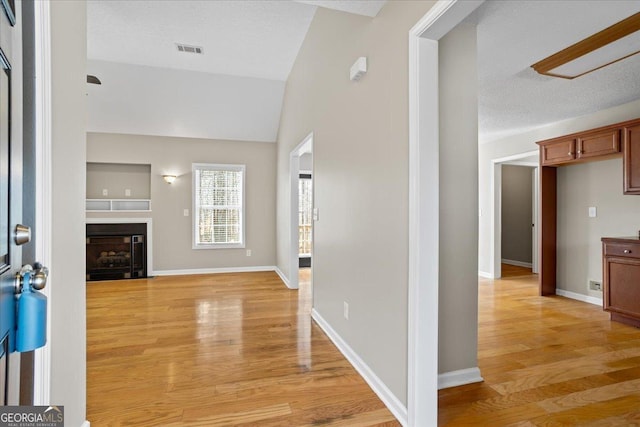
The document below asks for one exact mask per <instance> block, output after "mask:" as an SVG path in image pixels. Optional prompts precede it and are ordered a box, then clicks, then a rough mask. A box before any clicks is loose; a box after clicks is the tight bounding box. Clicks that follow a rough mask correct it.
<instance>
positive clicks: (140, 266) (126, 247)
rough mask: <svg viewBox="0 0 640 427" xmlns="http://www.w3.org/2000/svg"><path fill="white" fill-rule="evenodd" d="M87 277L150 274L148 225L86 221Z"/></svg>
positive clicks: (102, 277) (104, 277)
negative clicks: (148, 272)
mask: <svg viewBox="0 0 640 427" xmlns="http://www.w3.org/2000/svg"><path fill="white" fill-rule="evenodd" d="M86 233H87V235H86V237H87V266H86V268H87V272H86V274H87V280H88V281H94V280H117V279H136V278H145V277H147V245H146V241H147V224H145V223H117V224H87V230H86Z"/></svg>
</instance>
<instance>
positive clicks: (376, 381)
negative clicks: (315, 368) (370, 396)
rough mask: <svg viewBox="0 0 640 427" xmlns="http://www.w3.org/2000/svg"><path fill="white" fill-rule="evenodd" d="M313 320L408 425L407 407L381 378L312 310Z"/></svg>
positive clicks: (392, 411) (405, 424)
mask: <svg viewBox="0 0 640 427" xmlns="http://www.w3.org/2000/svg"><path fill="white" fill-rule="evenodd" d="M311 318H312V319H313V320H315V322H316V323H317V324H318V326H320V328H321V329H322V330H323V331H324V333H325V334H327V336H328V337H329V339H330V340H331V341H332V342H333V343H334V344H335V346H336V347H338V350H340V353H342V355H343V356H344V357H345V358H346V359H347V360H348V361H349V363H351V365H352V366H353V367H354V368H355V370H356V371H358V373H359V374H360V376H362V378H364V380H365V381H366V382H367V384H369V387H371V388H372V389H373V391H374V392H375V394H377V395H378V397H379V398H380V400H382V403H384V404H385V405H386V406H387V408H389V410H390V411H391V413H392V414H393V415H394V416H395V417H396V418H397V419H398V421H399V422H400V424H402V425H403V426H407V425H408V421H407V420H408V416H407V407H406V406H405V405H404V404H403V403H402V402H401V401H400V400H399V399H398V398H397V397H396V396H395V395H394V394H393V393H392V392H391V390H389V388H388V387H387V386H386V385H385V384H384V383H383V382H382V380H381V379H380V378H378V376H377V375H376V374H375V373H374V372H373V371H372V370H371V368H369V366H367V364H366V363H365V362H364V361H363V360H362V359H361V358H360V356H358V354H357V353H356V352H355V351H353V349H352V348H351V347H350V346H349V344H347V343H346V342H345V341H344V340H343V339H342V337H341V336H340V335H338V333H337V332H336V331H335V330H334V329H333V328H332V327H331V325H329V323H327V321H326V320H324V318H323V317H322V316H321V315H320V314H319V313H318V312H317V311H316V310H315V309H312V310H311Z"/></svg>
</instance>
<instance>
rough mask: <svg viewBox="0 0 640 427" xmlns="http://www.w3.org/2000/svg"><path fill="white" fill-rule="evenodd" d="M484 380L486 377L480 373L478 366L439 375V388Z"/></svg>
mask: <svg viewBox="0 0 640 427" xmlns="http://www.w3.org/2000/svg"><path fill="white" fill-rule="evenodd" d="M482 381H484V378H482V376H481V375H480V368H477V367H476V368H468V369H460V370H458V371H451V372H445V373H444V374H440V375H438V390H442V389H443V388H449V387H457V386H459V385H465V384H473V383H479V382H482Z"/></svg>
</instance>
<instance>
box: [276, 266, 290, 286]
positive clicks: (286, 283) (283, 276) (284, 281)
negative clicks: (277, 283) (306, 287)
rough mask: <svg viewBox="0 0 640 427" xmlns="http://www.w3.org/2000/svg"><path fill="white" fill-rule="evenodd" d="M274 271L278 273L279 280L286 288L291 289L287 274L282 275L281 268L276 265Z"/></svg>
mask: <svg viewBox="0 0 640 427" xmlns="http://www.w3.org/2000/svg"><path fill="white" fill-rule="evenodd" d="M275 272H276V273H277V274H278V276H280V280H282V282H283V283H284V284H285V286H286V287H287V288H289V289H291V285H290V282H289V279H287V276H285V275H284V273H283V272H282V270H280V269H279V268H278V267H275Z"/></svg>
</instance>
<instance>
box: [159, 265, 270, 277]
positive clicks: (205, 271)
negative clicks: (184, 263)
mask: <svg viewBox="0 0 640 427" xmlns="http://www.w3.org/2000/svg"><path fill="white" fill-rule="evenodd" d="M275 270H276V267H275V266H273V265H261V266H253V267H224V268H191V269H184V270H155V271H154V272H153V275H154V276H185V275H190V274H215V273H250V272H254V271H275Z"/></svg>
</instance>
